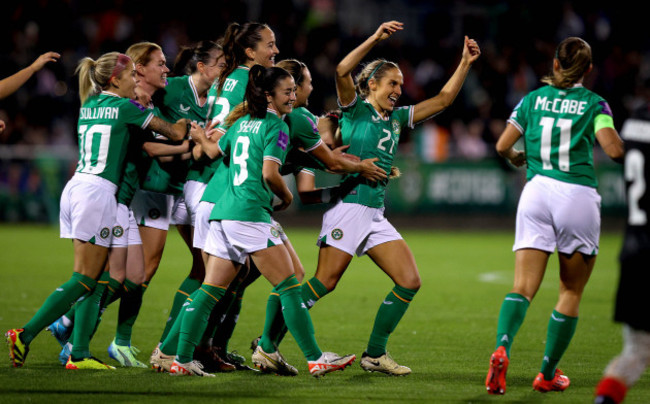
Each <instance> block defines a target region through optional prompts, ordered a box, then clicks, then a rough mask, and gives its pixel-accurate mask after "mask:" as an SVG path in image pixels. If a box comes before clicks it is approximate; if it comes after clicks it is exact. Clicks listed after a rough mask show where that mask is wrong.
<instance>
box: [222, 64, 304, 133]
mask: <svg viewBox="0 0 650 404" xmlns="http://www.w3.org/2000/svg"><path fill="white" fill-rule="evenodd" d="M287 77H291V74H290V73H289V72H288V71H286V70H284V69H283V68H281V67H276V66H274V67H264V66H261V65H255V66H253V67H251V71H250V72H249V73H248V84H247V85H246V95H245V96H244V102H242V103H241V104H239V105H237V106H236V107H235V108H234V109H233V110H232V111H230V114H228V116H227V117H226V120H225V122H226V125H228V126H232V124H233V123H235V121H237V119H239V118H241V117H242V116H244V115H246V114H250V116H251V117H253V118H257V119H262V118H264V117H265V116H266V110H267V108H268V106H269V103H268V101H267V100H266V95H267V94H271V95H273V94H274V91H275V87H276V86H277V85H278V83H279V82H280V80H282V79H285V78H287Z"/></svg>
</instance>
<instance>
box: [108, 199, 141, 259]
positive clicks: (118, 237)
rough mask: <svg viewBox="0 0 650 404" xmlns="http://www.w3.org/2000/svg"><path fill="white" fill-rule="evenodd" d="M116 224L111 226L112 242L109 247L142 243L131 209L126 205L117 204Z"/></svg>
mask: <svg viewBox="0 0 650 404" xmlns="http://www.w3.org/2000/svg"><path fill="white" fill-rule="evenodd" d="M116 217H117V220H116V223H117V225H116V226H115V227H114V228H113V242H112V243H111V247H116V248H120V247H122V248H124V247H128V246H130V245H138V244H142V239H141V238H140V231H139V230H138V223H137V222H136V221H135V216H134V215H133V211H132V210H131V209H129V208H128V207H127V206H126V205H124V204H121V203H118V204H117V216H116Z"/></svg>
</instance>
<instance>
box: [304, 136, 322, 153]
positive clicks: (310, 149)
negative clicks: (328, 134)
mask: <svg viewBox="0 0 650 404" xmlns="http://www.w3.org/2000/svg"><path fill="white" fill-rule="evenodd" d="M322 144H323V140H322V139H321V140H319V141H318V142H316V144H315V145H313V146H312V147H310V148H309V149H305V152H307V153H309V152H311V151H312V150H315V149H317V148H318V147H319V146H320V145H322Z"/></svg>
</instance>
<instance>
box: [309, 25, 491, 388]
mask: <svg viewBox="0 0 650 404" xmlns="http://www.w3.org/2000/svg"><path fill="white" fill-rule="evenodd" d="M402 29H403V24H402V23H400V22H397V21H390V22H385V23H383V24H381V26H380V27H379V28H378V29H377V31H376V32H375V33H374V34H373V35H372V36H370V37H369V38H368V39H367V40H366V41H365V42H363V43H362V44H361V45H359V46H358V47H357V48H356V49H354V50H353V51H352V52H350V53H349V54H348V55H347V56H346V57H345V58H344V59H343V60H342V61H341V62H340V63H339V64H338V66H337V68H336V91H337V94H338V100H339V104H340V105H341V109H342V113H343V116H342V123H341V132H342V140H343V144H345V145H349V146H350V147H349V149H348V153H351V154H354V155H357V156H359V157H360V158H361V159H365V158H370V157H376V158H379V161H378V162H377V165H379V166H380V167H381V168H383V169H384V171H385V172H387V173H388V172H389V171H390V169H391V165H392V162H393V157H394V154H395V152H396V151H397V143H398V141H399V136H400V133H401V130H402V128H403V127H405V126H409V127H412V126H413V125H414V124H416V123H418V122H421V121H424V120H426V119H429V118H431V117H432V116H434V115H436V114H438V113H440V112H441V111H443V110H444V109H445V108H447V107H448V106H449V105H451V103H452V102H453V100H454V98H455V97H456V95H457V94H458V92H459V91H460V89H461V87H462V85H463V82H464V80H465V77H466V76H467V74H468V72H469V69H470V67H471V65H472V63H474V61H476V59H477V58H478V57H479V55H480V50H479V47H478V45H477V44H476V42H475V41H474V40H471V39H468V38H467V37H465V40H464V47H463V52H462V58H461V61H460V64H459V65H458V67H457V69H456V71H455V72H454V74H453V75H452V77H451V78H450V79H449V81H448V82H447V83H446V84H445V86H444V87H443V89H442V90H441V92H440V94H438V95H437V96H435V97H433V98H430V99H428V100H426V101H423V102H420V103H418V104H417V105H414V106H409V107H400V108H397V107H396V103H397V101H398V99H399V97H400V95H401V94H402V85H403V83H404V78H403V77H402V72H401V71H400V69H399V67H398V66H397V65H396V64H395V63H393V62H389V61H386V60H383V59H379V60H374V61H372V62H370V63H368V64H367V65H366V66H365V67H364V68H363V69H362V71H361V72H360V73H359V75H358V76H357V78H356V85H355V81H354V80H353V78H352V70H354V68H355V67H356V66H357V65H358V64H359V63H360V62H361V60H362V59H363V57H364V56H365V55H366V54H367V53H368V52H369V51H370V50H371V49H372V48H373V47H374V46H375V45H376V44H378V43H379V42H381V41H383V40H385V39H387V38H389V37H390V36H391V35H393V34H394V33H395V32H397V31H399V30H402ZM348 181H358V183H357V184H355V186H354V187H353V188H352V190H351V191H350V192H349V193H348V194H347V195H345V196H343V197H342V199H341V200H339V201H338V202H337V203H336V204H335V205H334V206H333V207H332V208H330V209H329V210H328V211H327V212H326V213H325V215H324V217H323V226H322V229H321V232H320V236H319V240H318V243H319V245H320V251H319V256H318V267H317V269H316V274H315V276H314V277H313V278H311V279H310V280H309V281H307V282H305V283H303V301H305V302H308V305H309V306H312V305H313V304H314V303H315V302H316V301H318V300H319V299H320V298H322V297H323V296H324V295H326V294H327V293H329V292H331V291H332V290H334V288H335V287H336V284H337V282H338V281H339V280H340V279H341V276H342V275H343V273H344V272H345V270H346V268H347V267H348V265H349V264H350V261H351V260H352V257H353V256H354V254H355V253H356V254H357V255H363V254H368V255H369V256H370V258H371V259H372V260H373V261H374V262H375V263H376V264H377V265H378V266H379V268H380V269H381V270H382V271H383V272H385V273H386V274H387V275H388V276H389V277H390V278H391V279H392V280H393V282H395V287H394V288H393V289H392V290H391V291H390V293H389V294H388V296H387V297H386V298H385V299H384V303H382V305H381V306H380V308H379V311H378V312H377V316H376V319H375V324H374V327H373V330H372V334H371V335H370V341H369V342H368V347H367V349H366V351H365V352H364V353H363V356H362V358H361V367H362V368H363V369H365V370H367V371H375V372H383V373H387V374H391V375H405V374H408V373H410V372H411V370H410V369H409V368H408V367H406V366H401V365H398V364H397V363H396V362H395V361H394V360H393V359H392V358H391V357H390V356H389V355H388V353H387V352H386V344H387V342H388V337H389V336H390V334H391V332H392V331H393V330H394V329H395V327H396V326H397V324H398V322H399V320H400V319H401V318H402V316H403V315H404V313H405V312H406V309H407V308H408V306H409V303H410V302H411V300H412V299H413V297H414V296H415V293H416V292H417V290H418V289H419V288H420V275H419V273H418V269H417V266H416V264H415V259H414V258H413V254H412V253H411V250H410V249H409V248H408V246H407V244H406V242H405V241H404V240H403V239H402V237H401V236H400V234H399V233H398V232H397V231H396V230H395V228H394V227H393V226H392V225H391V224H390V223H389V222H388V220H386V218H385V217H384V215H383V212H384V194H385V189H386V186H387V183H388V180H383V181H378V182H377V183H372V182H368V181H366V180H364V179H362V178H360V177H358V176H346V177H345V178H344V179H343V182H342V184H341V185H342V186H343V185H344V184H346V183H347V182H348Z"/></svg>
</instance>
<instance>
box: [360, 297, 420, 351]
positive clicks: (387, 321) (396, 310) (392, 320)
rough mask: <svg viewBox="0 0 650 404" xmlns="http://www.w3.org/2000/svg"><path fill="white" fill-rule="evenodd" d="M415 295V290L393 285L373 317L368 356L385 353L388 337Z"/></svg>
mask: <svg viewBox="0 0 650 404" xmlns="http://www.w3.org/2000/svg"><path fill="white" fill-rule="evenodd" d="M416 293H417V290H413V289H407V288H403V287H401V286H399V285H395V287H394V288H393V290H391V291H390V293H389V294H388V296H386V298H385V299H384V301H383V303H382V304H381V306H379V311H377V316H376V317H375V325H374V326H373V328H372V333H371V334H370V341H368V349H367V350H366V352H367V353H368V355H370V356H372V357H375V358H376V357H378V356H381V355H383V354H384V353H386V344H387V343H388V337H389V336H390V334H391V333H392V332H393V331H394V330H395V327H397V323H399V321H400V320H401V319H402V316H404V313H405V312H406V309H408V307H409V304H410V303H411V300H413V297H414V296H415V294H416Z"/></svg>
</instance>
